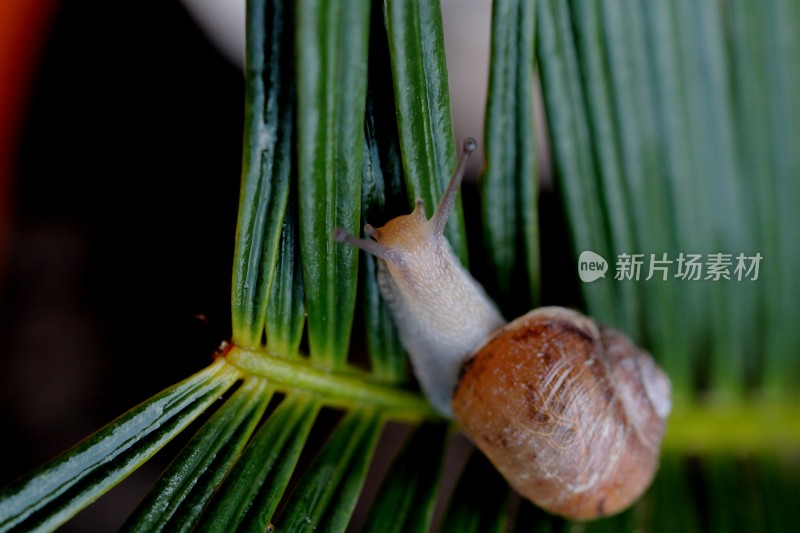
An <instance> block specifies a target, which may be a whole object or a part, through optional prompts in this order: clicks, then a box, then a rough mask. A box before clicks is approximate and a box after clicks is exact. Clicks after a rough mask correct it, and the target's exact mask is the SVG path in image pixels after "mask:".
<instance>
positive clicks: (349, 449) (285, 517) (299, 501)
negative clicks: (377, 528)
mask: <svg viewBox="0 0 800 533" xmlns="http://www.w3.org/2000/svg"><path fill="white" fill-rule="evenodd" d="M382 425H383V422H382V421H381V417H380V416H378V415H377V414H376V413H375V412H374V411H371V410H370V411H361V410H357V411H350V412H349V413H347V414H346V415H345V417H344V419H343V420H342V421H341V422H340V423H339V425H338V426H337V428H336V431H334V433H333V435H332V436H331V438H330V439H329V440H328V442H327V443H326V444H325V447H324V448H323V449H322V451H321V452H320V454H319V455H318V456H317V458H316V459H315V460H314V462H313V463H312V464H311V466H310V468H309V470H308V472H306V474H305V475H304V476H303V478H302V479H301V480H300V483H299V484H298V486H297V488H296V489H295V491H294V492H293V493H292V496H291V497H290V499H289V501H288V502H287V504H286V507H285V508H284V509H283V510H282V511H281V514H280V516H279V517H278V520H277V521H276V525H277V527H278V529H279V530H284V531H298V532H299V531H315V530H319V531H344V529H345V526H347V523H348V522H349V520H350V514H351V513H352V511H353V508H354V507H355V504H356V500H357V498H358V493H359V492H360V490H361V485H362V484H363V482H364V477H365V476H366V474H367V467H368V466H369V462H370V459H371V458H372V451H373V449H374V447H375V444H376V442H377V440H378V437H379V436H380V432H381V427H382Z"/></svg>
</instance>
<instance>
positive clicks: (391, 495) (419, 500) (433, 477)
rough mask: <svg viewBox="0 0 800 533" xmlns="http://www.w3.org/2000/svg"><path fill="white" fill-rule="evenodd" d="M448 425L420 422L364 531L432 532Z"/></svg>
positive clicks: (390, 472)
mask: <svg viewBox="0 0 800 533" xmlns="http://www.w3.org/2000/svg"><path fill="white" fill-rule="evenodd" d="M446 437H447V426H446V425H445V424H442V423H428V424H422V425H420V426H419V427H418V428H417V429H416V430H415V431H414V433H413V435H411V437H410V438H409V439H408V441H407V442H406V444H405V445H404V447H403V450H402V451H401V452H400V455H399V456H398V457H397V458H396V459H395V460H394V462H393V463H392V467H391V470H389V473H388V474H387V475H386V477H385V478H384V480H383V483H381V487H380V489H379V490H378V495H377V496H376V497H375V501H374V503H373V504H372V508H371V509H370V512H369V516H368V517H367V522H366V524H365V525H364V528H363V530H364V531H367V532H374V533H402V532H406V531H429V530H430V527H431V520H432V518H433V511H434V507H435V505H436V496H437V493H438V490H439V481H440V478H441V468H442V462H443V459H444V457H443V452H444V444H445V441H446Z"/></svg>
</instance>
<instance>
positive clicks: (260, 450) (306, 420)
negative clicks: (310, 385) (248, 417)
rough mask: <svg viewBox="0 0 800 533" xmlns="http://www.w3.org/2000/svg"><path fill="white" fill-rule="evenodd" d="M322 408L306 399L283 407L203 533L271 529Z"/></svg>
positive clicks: (290, 399)
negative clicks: (276, 510)
mask: <svg viewBox="0 0 800 533" xmlns="http://www.w3.org/2000/svg"><path fill="white" fill-rule="evenodd" d="M319 408H320V404H319V402H317V401H316V400H315V399H313V398H312V397H310V396H308V395H305V394H293V395H290V396H287V397H286V398H285V399H284V400H283V402H281V404H280V405H279V406H278V408H277V409H276V410H275V412H274V413H272V415H271V416H270V417H269V419H268V420H267V422H266V423H265V424H264V425H263V426H262V428H261V429H260V430H259V431H258V433H257V434H256V436H255V438H253V441H252V442H251V443H250V444H249V445H248V446H247V449H245V451H244V453H243V454H242V457H241V459H240V460H239V461H238V462H237V463H236V466H235V467H234V468H233V470H232V471H231V473H230V475H229V476H228V477H227V478H226V480H225V483H224V484H223V485H222V487H221V488H220V490H219V492H217V494H216V495H215V497H214V500H213V501H212V502H211V505H210V506H209V508H208V511H207V512H206V514H205V515H204V517H203V520H202V522H201V523H200V524H199V526H198V530H199V531H208V532H214V531H254V532H255V531H259V532H262V531H266V530H267V527H268V526H269V524H270V520H271V519H272V516H273V514H274V513H275V509H276V508H277V506H278V503H279V502H280V499H281V496H282V495H283V492H284V491H285V490H286V486H287V485H288V484H289V479H290V478H291V476H292V472H293V471H294V469H295V465H296V464H297V460H298V458H299V457H300V452H301V451H302V449H303V447H304V446H305V442H306V439H307V438H308V434H309V432H310V431H311V426H312V425H313V423H314V420H315V419H316V417H317V413H318V412H319Z"/></svg>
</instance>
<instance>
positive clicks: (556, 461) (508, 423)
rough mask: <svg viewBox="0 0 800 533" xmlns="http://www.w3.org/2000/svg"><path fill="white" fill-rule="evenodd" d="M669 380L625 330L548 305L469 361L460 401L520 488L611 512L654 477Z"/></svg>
mask: <svg viewBox="0 0 800 533" xmlns="http://www.w3.org/2000/svg"><path fill="white" fill-rule="evenodd" d="M669 410H670V384H669V380H668V379H667V377H666V375H665V374H664V373H663V372H662V371H661V370H660V369H659V368H658V367H657V366H656V365H655V364H654V363H653V360H652V359H651V358H650V356H649V355H648V354H647V353H646V352H644V351H642V350H640V349H638V348H636V347H635V346H633V345H632V344H631V343H630V342H629V341H628V340H627V338H626V337H625V336H624V335H622V334H621V333H619V332H618V331H616V330H614V329H611V328H605V327H600V328H598V327H597V326H596V325H595V323H594V321H592V320H591V319H589V318H587V317H585V316H583V315H581V314H579V313H576V312H574V311H570V310H567V309H563V308H558V307H544V308H539V309H535V310H533V311H531V312H529V313H527V314H526V315H523V316H521V317H519V318H517V319H516V320H514V321H513V322H511V323H509V324H508V325H507V326H505V327H504V328H502V329H501V330H500V331H498V332H497V333H496V334H495V335H494V336H493V337H492V338H490V339H489V340H488V341H487V342H486V344H485V345H484V346H483V347H481V348H480V349H479V350H478V351H477V353H476V354H475V356H474V357H473V358H472V359H470V360H469V361H468V362H466V363H465V365H464V367H463V369H462V373H461V376H460V380H459V382H458V384H457V387H456V390H455V394H454V396H453V411H454V412H455V416H456V419H457V420H458V421H459V422H460V424H461V426H462V427H463V429H464V432H465V433H466V434H467V436H469V437H470V439H471V440H472V442H473V443H474V444H475V445H476V446H477V447H478V448H480V449H481V450H482V451H483V452H484V454H486V456H487V457H488V458H489V459H490V460H491V461H492V463H493V464H494V465H495V466H496V467H497V469H498V470H499V471H500V472H501V473H502V474H503V475H504V476H505V478H506V480H507V481H508V482H509V484H511V485H512V486H513V488H514V489H515V490H517V491H518V492H519V493H520V494H521V495H523V496H525V497H527V498H529V499H530V500H531V501H533V502H534V503H536V504H537V505H539V506H540V507H543V508H544V509H546V510H548V511H550V512H552V513H555V514H560V515H564V516H568V517H570V518H575V519H589V518H597V517H601V516H606V515H609V514H614V513H616V512H619V511H621V510H623V509H624V508H626V507H627V506H628V505H630V504H631V503H632V502H633V501H635V500H636V499H637V498H638V497H639V496H640V495H641V494H642V493H643V492H644V491H645V489H647V487H648V486H649V485H650V482H651V481H652V479H653V476H654V474H655V471H656V469H657V467H658V455H659V447H660V443H661V439H662V437H663V434H664V421H665V417H666V416H667V414H668V413H669Z"/></svg>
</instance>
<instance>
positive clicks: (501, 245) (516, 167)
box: [481, 0, 539, 316]
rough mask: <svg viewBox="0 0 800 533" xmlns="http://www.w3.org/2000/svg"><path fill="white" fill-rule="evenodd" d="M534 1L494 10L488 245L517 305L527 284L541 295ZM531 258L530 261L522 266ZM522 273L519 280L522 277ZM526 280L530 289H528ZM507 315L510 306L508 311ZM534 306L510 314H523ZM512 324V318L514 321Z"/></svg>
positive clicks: (497, 289) (502, 291) (499, 281)
mask: <svg viewBox="0 0 800 533" xmlns="http://www.w3.org/2000/svg"><path fill="white" fill-rule="evenodd" d="M534 6H535V3H534V0H497V1H495V2H494V4H493V6H492V50H491V61H490V63H489V64H490V69H489V95H488V100H487V103H486V120H485V127H486V131H485V134H484V138H485V139H486V142H485V145H486V146H485V147H484V154H485V163H484V171H483V174H482V175H481V207H482V214H483V240H484V245H485V248H486V250H487V252H488V254H489V256H490V259H491V264H492V267H493V269H492V273H491V275H490V276H489V279H490V280H493V282H492V283H491V284H489V285H488V290H489V291H490V293H495V294H496V295H497V296H499V298H498V301H500V302H509V301H515V302H519V303H522V304H529V303H530V302H526V301H524V300H523V301H521V302H520V298H519V290H520V280H519V278H520V275H519V274H520V273H522V274H524V275H523V276H522V282H523V283H528V284H529V285H530V288H531V302H536V301H537V300H538V296H537V295H538V292H539V234H538V220H537V219H538V214H537V213H538V209H537V196H538V194H537V192H538V191H537V189H538V182H537V179H536V157H535V149H536V137H535V134H534V125H533V60H534V40H533V34H534V28H535V26H534ZM520 250H525V261H520V260H519V252H520ZM520 271H521V272H520ZM526 280H527V281H526ZM504 307H505V306H504ZM528 308H530V306H525V305H523V306H522V307H520V306H517V307H514V308H512V309H506V311H507V314H508V311H514V312H515V313H516V312H522V311H523V310H524V309H528ZM509 316H514V315H509Z"/></svg>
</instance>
